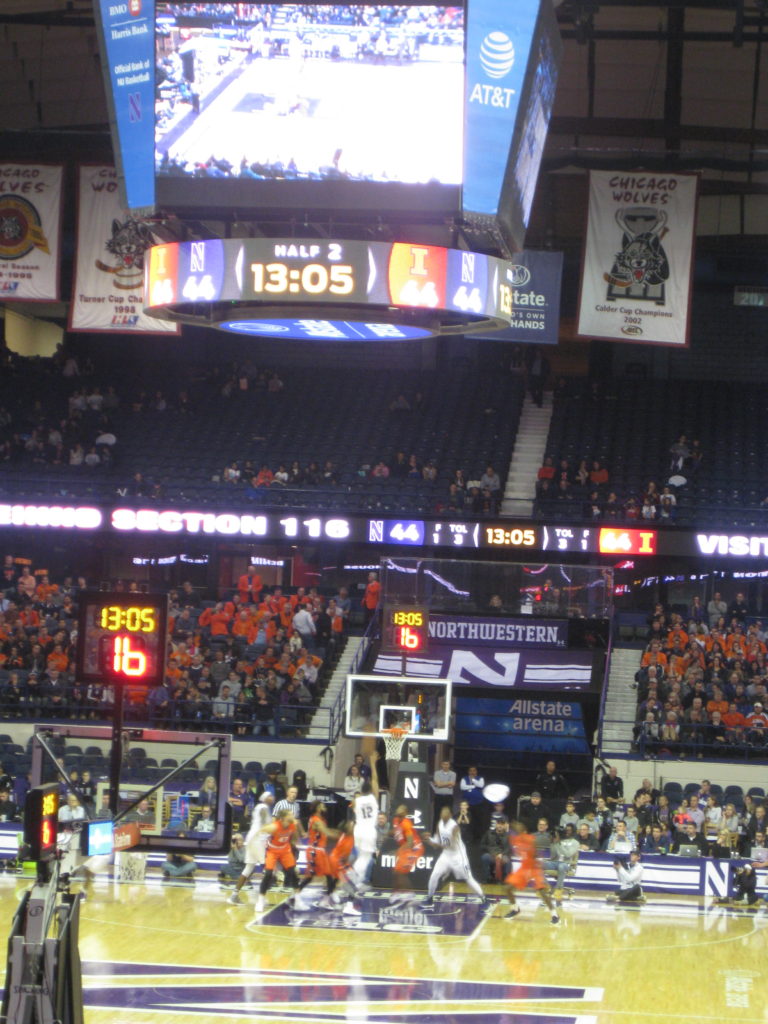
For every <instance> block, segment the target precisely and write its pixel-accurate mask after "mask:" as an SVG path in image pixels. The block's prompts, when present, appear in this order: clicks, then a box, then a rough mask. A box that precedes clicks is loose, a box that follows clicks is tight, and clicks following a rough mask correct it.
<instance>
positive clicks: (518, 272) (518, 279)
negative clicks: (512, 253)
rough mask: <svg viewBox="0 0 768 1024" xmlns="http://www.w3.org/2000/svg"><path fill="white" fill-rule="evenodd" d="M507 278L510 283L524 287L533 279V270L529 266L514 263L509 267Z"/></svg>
mask: <svg viewBox="0 0 768 1024" xmlns="http://www.w3.org/2000/svg"><path fill="white" fill-rule="evenodd" d="M507 280H508V281H509V283H510V284H513V285H515V286H516V287H518V288H522V287H523V285H526V284H528V282H529V281H530V280H531V272H530V270H529V269H528V267H524V266H522V265H521V264H520V263H513V264H512V266H511V267H507Z"/></svg>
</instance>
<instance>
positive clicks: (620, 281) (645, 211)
mask: <svg viewBox="0 0 768 1024" xmlns="http://www.w3.org/2000/svg"><path fill="white" fill-rule="evenodd" d="M697 186H698V178H697V177H696V175H692V174H650V173H645V172H641V171H615V172H614V171H591V172H590V175H589V219H588V222H587V239H586V244H585V247H584V265H583V267H582V276H581V299H580V305H579V328H578V333H579V334H581V335H585V336H587V337H589V338H607V339H612V340H615V341H635V342H655V343H658V344H663V345H686V344H687V343H688V321H689V306H690V294H691V276H692V272H693V243H694V232H695V226H696V192H697Z"/></svg>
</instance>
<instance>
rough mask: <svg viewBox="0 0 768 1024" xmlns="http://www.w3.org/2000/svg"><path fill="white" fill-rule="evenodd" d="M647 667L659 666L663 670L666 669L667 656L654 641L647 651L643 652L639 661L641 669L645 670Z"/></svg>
mask: <svg viewBox="0 0 768 1024" xmlns="http://www.w3.org/2000/svg"><path fill="white" fill-rule="evenodd" d="M648 665H661V666H662V667H663V668H666V667H667V656H666V654H665V653H664V652H663V651H662V649H661V644H659V643H658V642H656V641H654V642H653V643H652V644H651V645H650V647H649V649H648V650H647V651H646V652H645V654H644V655H643V657H642V660H641V661H640V666H641V668H647V667H648Z"/></svg>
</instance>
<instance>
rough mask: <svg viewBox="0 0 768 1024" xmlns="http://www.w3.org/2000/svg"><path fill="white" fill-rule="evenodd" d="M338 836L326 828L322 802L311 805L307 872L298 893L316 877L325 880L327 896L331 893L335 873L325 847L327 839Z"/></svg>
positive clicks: (308, 828) (308, 827)
mask: <svg viewBox="0 0 768 1024" xmlns="http://www.w3.org/2000/svg"><path fill="white" fill-rule="evenodd" d="M338 835H339V833H338V832H337V831H336V830H335V829H331V828H328V825H327V824H326V821H325V804H324V803H323V801H322V800H317V801H316V802H315V803H314V804H313V805H312V811H311V814H310V818H309V824H308V826H307V839H308V846H307V870H306V873H305V875H304V877H303V878H302V880H301V882H300V883H299V892H301V890H302V889H306V887H307V886H308V885H309V884H310V882H311V881H312V879H313V878H314V877H315V876H316V875H320V876H322V877H323V878H325V883H326V888H327V890H328V895H330V894H331V893H332V892H333V889H334V883H335V880H336V873H335V870H334V869H333V868H332V867H331V862H330V859H329V857H328V850H327V846H328V840H329V838H333V837H334V836H338ZM298 903H300V901H299V900H296V899H295V900H294V905H297V904H298Z"/></svg>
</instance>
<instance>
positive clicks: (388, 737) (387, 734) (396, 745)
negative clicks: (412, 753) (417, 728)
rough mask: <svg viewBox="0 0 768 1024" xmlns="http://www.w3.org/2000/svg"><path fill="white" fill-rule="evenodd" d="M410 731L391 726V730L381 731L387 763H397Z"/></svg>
mask: <svg viewBox="0 0 768 1024" xmlns="http://www.w3.org/2000/svg"><path fill="white" fill-rule="evenodd" d="M409 732H410V729H403V728H402V727H401V726H398V725H393V726H392V728H391V729H382V730H381V734H382V736H383V737H384V746H385V748H386V751H387V761H399V760H400V756H401V755H402V753H403V744H404V743H405V738H406V736H407V735H408V733H409Z"/></svg>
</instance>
